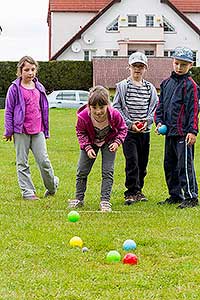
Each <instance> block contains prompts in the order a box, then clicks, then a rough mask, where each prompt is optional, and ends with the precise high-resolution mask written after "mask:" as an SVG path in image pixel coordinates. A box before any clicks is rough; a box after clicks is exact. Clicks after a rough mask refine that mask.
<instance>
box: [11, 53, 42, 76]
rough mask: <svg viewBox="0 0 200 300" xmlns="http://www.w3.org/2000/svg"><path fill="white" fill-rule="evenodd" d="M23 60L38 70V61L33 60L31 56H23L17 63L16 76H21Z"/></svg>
mask: <svg viewBox="0 0 200 300" xmlns="http://www.w3.org/2000/svg"><path fill="white" fill-rule="evenodd" d="M25 62H28V63H29V64H31V65H35V66H36V69H37V70H38V67H39V66H38V62H37V61H35V60H34V59H33V58H32V57H31V56H27V55H26V56H23V57H22V58H21V59H20V61H19V62H18V64H17V74H16V75H17V77H21V75H22V68H23V67H24V64H25Z"/></svg>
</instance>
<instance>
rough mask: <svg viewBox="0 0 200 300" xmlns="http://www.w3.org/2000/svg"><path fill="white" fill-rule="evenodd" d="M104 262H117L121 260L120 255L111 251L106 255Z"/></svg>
mask: <svg viewBox="0 0 200 300" xmlns="http://www.w3.org/2000/svg"><path fill="white" fill-rule="evenodd" d="M106 260H107V261H108V262H119V261H120V260H121V255H120V253H119V252H118V251H116V250H111V251H109V252H108V253H107V255H106Z"/></svg>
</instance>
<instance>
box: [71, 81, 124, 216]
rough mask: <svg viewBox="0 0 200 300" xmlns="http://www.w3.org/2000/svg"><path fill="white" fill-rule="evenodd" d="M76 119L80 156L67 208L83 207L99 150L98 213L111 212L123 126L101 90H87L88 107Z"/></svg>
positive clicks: (120, 118) (107, 95)
mask: <svg viewBox="0 0 200 300" xmlns="http://www.w3.org/2000/svg"><path fill="white" fill-rule="evenodd" d="M77 115H78V121H77V125H76V133H77V137H78V142H79V145H80V149H81V152H80V158H79V162H78V167H77V175H76V199H74V200H69V208H76V207H80V206H83V205H84V195H85V191H86V186H87V178H88V175H89V173H90V171H91V169H92V166H93V164H94V162H95V160H96V157H97V154H98V152H99V150H101V154H102V184H101V202H100V210H101V211H103V212H110V211H112V209H111V204H110V195H111V190H112V185H113V173H114V160H115V154H116V150H117V148H118V147H119V146H120V144H121V143H122V142H123V141H124V139H125V136H126V134H127V127H126V124H125V122H124V120H123V118H122V116H121V114H120V113H119V112H118V111H117V110H115V109H114V108H112V107H111V106H110V101H109V93H108V91H107V90H106V89H105V88H104V87H102V86H96V87H94V88H92V89H91V90H90V95H89V99H88V105H87V106H83V107H81V108H80V109H79V110H78V113H77Z"/></svg>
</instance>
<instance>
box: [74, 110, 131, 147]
mask: <svg viewBox="0 0 200 300" xmlns="http://www.w3.org/2000/svg"><path fill="white" fill-rule="evenodd" d="M77 117H78V120H77V124H76V134H77V137H78V142H79V145H80V148H81V149H82V150H85V151H88V150H89V149H91V148H92V145H93V144H94V139H95V131H94V126H93V124H92V120H91V117H90V112H89V109H88V107H87V105H84V106H82V107H81V108H80V109H79V110H78V112H77ZM108 122H109V125H110V127H111V129H112V130H111V132H110V133H109V134H108V135H107V137H106V140H105V142H106V143H113V142H116V143H118V144H119V145H120V144H121V143H123V141H124V139H125V137H126V134H127V130H128V129H127V126H126V124H125V122H124V119H123V118H122V116H121V114H120V113H119V112H118V110H116V109H114V108H112V107H110V106H108Z"/></svg>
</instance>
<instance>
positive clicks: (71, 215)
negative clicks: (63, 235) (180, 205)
mask: <svg viewBox="0 0 200 300" xmlns="http://www.w3.org/2000/svg"><path fill="white" fill-rule="evenodd" d="M67 218H68V221H70V222H77V221H79V219H80V215H79V213H78V212H77V211H75V210H72V211H70V212H69V213H68V215H67Z"/></svg>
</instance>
